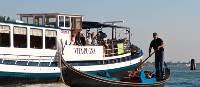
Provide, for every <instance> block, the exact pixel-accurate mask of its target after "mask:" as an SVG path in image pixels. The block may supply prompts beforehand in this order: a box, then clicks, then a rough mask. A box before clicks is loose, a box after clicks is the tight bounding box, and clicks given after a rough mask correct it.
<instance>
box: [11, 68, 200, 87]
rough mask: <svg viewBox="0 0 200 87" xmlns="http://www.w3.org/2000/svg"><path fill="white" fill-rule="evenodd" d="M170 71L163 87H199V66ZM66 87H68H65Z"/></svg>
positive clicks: (34, 86) (56, 85) (25, 86)
mask: <svg viewBox="0 0 200 87" xmlns="http://www.w3.org/2000/svg"><path fill="white" fill-rule="evenodd" d="M168 67H170V69H171V76H170V79H169V80H168V81H167V83H166V85H165V87H200V64H197V70H194V71H191V70H190V68H189V67H187V66H186V65H185V64H171V65H168ZM147 68H148V69H153V65H151V66H146V67H144V69H147ZM12 87H66V86H65V85H64V84H63V83H49V84H31V85H30V84H23V85H13V86H12ZM67 87H68V86H67Z"/></svg>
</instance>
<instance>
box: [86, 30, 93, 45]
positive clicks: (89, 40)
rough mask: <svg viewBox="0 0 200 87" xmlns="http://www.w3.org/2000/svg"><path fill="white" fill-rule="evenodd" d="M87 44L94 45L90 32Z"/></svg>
mask: <svg viewBox="0 0 200 87" xmlns="http://www.w3.org/2000/svg"><path fill="white" fill-rule="evenodd" d="M86 44H87V45H92V37H91V34H90V33H88V36H87V38H86Z"/></svg>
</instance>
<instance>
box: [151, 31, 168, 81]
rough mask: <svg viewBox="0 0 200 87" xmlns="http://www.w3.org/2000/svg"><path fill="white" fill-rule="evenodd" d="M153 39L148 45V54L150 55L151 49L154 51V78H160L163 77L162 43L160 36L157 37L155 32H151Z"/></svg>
mask: <svg viewBox="0 0 200 87" xmlns="http://www.w3.org/2000/svg"><path fill="white" fill-rule="evenodd" d="M153 38H154V39H153V40H152V41H151V43H150V46H149V56H151V49H152V48H153V49H154V52H155V68H156V78H157V80H161V79H162V78H163V71H164V70H163V61H164V43H163V40H162V39H161V38H159V37H158V34H157V33H155V32H154V33H153Z"/></svg>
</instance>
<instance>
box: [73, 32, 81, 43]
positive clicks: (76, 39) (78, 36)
mask: <svg viewBox="0 0 200 87" xmlns="http://www.w3.org/2000/svg"><path fill="white" fill-rule="evenodd" d="M74 44H76V45H81V40H80V32H78V33H77V34H76V37H75V43H74Z"/></svg>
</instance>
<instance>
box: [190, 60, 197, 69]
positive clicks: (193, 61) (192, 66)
mask: <svg viewBox="0 0 200 87" xmlns="http://www.w3.org/2000/svg"><path fill="white" fill-rule="evenodd" d="M190 70H196V64H195V60H194V59H191V63H190Z"/></svg>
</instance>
